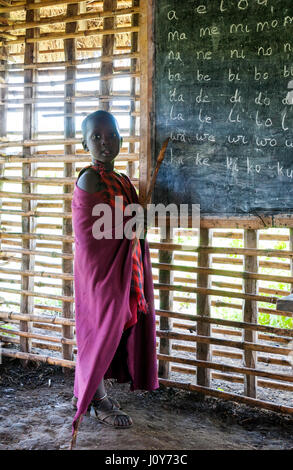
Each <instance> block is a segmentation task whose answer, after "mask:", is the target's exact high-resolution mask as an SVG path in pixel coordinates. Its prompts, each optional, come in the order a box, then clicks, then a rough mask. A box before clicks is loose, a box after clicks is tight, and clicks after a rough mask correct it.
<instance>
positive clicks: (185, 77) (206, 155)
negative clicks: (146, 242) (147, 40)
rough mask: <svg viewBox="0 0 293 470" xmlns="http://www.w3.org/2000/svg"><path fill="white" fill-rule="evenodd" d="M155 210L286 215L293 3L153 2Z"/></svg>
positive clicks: (291, 180)
mask: <svg viewBox="0 0 293 470" xmlns="http://www.w3.org/2000/svg"><path fill="white" fill-rule="evenodd" d="M155 3H156V5H155V74H154V87H153V88H154V103H155V105H154V106H155V108H154V111H155V117H156V118H155V126H154V128H155V131H154V133H155V134H154V142H155V146H154V152H153V153H154V155H156V154H157V151H158V149H159V148H160V146H161V144H162V142H163V141H164V139H165V138H166V137H168V136H170V140H171V142H170V144H169V147H168V151H167V155H166V158H165V161H164V162H163V164H162V167H161V169H160V173H159V176H158V180H157V184H156V188H155V191H154V202H155V203H158V202H164V203H165V204H168V203H173V202H175V203H177V204H182V203H195V204H200V206H201V212H202V213H203V214H217V215H228V214H239V215H241V214H250V213H251V214H253V213H257V212H264V213H290V212H293V109H292V108H293V106H292V103H293V99H292V91H293V39H292V37H293V4H292V1H290V0H279V1H278V0H274V1H272V0H239V1H238V0H222V1H217V2H211V1H208V0H200V1H196V0H190V1H186V2H178V1H176V0H168V1H167V0H160V1H157V2H155Z"/></svg>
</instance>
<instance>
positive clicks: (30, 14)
mask: <svg viewBox="0 0 293 470" xmlns="http://www.w3.org/2000/svg"><path fill="white" fill-rule="evenodd" d="M35 3H37V2H35ZM37 17H38V10H32V11H27V13H26V21H35V20H36V18H37ZM37 34H38V31H37V29H27V30H26V38H27V39H30V38H34V37H36V36H37ZM36 55H37V46H36V44H33V43H26V44H25V52H24V62H25V64H27V65H30V64H33V63H34V61H35V59H36ZM35 81H36V79H35V71H34V70H32V69H27V70H25V71H24V83H32V82H35ZM34 93H35V88H34V86H31V87H25V88H24V98H25V99H32V98H34ZM34 119H35V116H34V109H33V104H25V105H24V109H23V140H24V141H25V140H31V139H33V138H34V137H35V136H34ZM31 154H32V149H31V148H30V147H23V156H24V158H26V157H30V156H31ZM33 165H34V164H33V163H23V164H22V178H28V177H30V176H32V173H33V170H34V168H33ZM31 191H32V188H31V184H30V183H22V193H23V194H25V195H27V196H29V195H30V194H31ZM21 208H22V210H23V211H24V212H29V211H32V210H33V209H34V201H33V200H31V199H29V198H24V199H22V204H21ZM33 232H34V220H33V218H32V217H27V216H23V217H22V233H23V234H26V233H33ZM22 248H23V249H27V250H34V249H35V240H33V239H30V238H25V237H23V238H22ZM34 264H35V259H34V256H33V255H31V254H25V253H23V254H22V263H21V269H22V271H26V270H30V271H33V270H34ZM21 290H22V291H30V292H32V291H33V290H34V278H33V277H28V276H21ZM20 310H21V312H23V313H26V314H28V315H30V314H32V313H33V310H34V297H33V296H27V295H25V294H22V295H21V299H20ZM19 329H20V331H24V332H29V331H30V329H31V324H30V323H29V322H26V321H20V325H19ZM30 349H31V342H30V338H28V337H21V338H20V350H21V351H22V352H26V353H29V352H30ZM24 365H25V363H24Z"/></svg>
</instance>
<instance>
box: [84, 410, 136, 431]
mask: <svg viewBox="0 0 293 470" xmlns="http://www.w3.org/2000/svg"><path fill="white" fill-rule="evenodd" d="M90 415H91V416H94V417H95V418H96V419H97V420H98V421H100V422H101V423H102V424H106V425H107V426H110V427H111V428H116V429H118V428H119V429H124V428H130V427H131V426H132V424H133V423H130V424H126V425H119V424H118V425H116V424H115V419H116V417H117V416H128V415H127V414H126V413H124V411H121V410H119V409H115V408H112V409H111V410H106V411H101V410H98V409H97V408H96V407H95V406H94V405H92V406H91V411H90ZM110 417H111V418H112V419H111V422H107V421H106V419H107V418H110Z"/></svg>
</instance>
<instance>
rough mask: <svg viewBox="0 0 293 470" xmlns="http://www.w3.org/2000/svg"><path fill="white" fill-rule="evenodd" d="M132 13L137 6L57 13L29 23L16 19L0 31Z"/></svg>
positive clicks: (136, 10) (137, 9)
mask: <svg viewBox="0 0 293 470" xmlns="http://www.w3.org/2000/svg"><path fill="white" fill-rule="evenodd" d="M76 3H77V2H76ZM134 13H139V7H136V8H134V7H129V8H121V9H116V10H115V11H94V12H90V13H80V14H79V15H72V16H71V17H69V16H67V15H58V16H53V17H47V18H41V19H40V20H38V21H31V22H30V23H26V22H25V21H17V22H15V23H13V24H10V25H7V26H0V32H3V33H5V32H11V31H17V30H18V29H29V28H37V27H39V26H45V25H55V24H58V23H65V24H66V23H70V22H79V21H84V20H91V19H94V20H97V19H98V18H112V17H116V16H121V15H132V14H134Z"/></svg>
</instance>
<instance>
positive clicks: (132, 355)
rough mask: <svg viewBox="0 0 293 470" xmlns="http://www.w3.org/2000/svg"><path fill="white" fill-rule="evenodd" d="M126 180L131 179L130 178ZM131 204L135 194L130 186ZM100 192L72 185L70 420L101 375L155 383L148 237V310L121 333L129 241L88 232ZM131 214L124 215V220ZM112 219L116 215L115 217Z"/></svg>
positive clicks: (126, 315)
mask: <svg viewBox="0 0 293 470" xmlns="http://www.w3.org/2000/svg"><path fill="white" fill-rule="evenodd" d="M129 181H130V180H129ZM131 186H132V188H131V190H132V196H133V201H132V202H133V203H138V197H137V193H136V190H135V188H134V186H133V185H131ZM102 202H103V200H102V198H101V195H100V193H99V192H97V193H93V194H91V193H88V192H87V191H84V190H83V189H81V188H79V187H78V186H77V184H76V183H75V186H74V192H73V199H72V222H73V230H74V235H75V254H74V288H75V322H76V340H77V348H78V352H77V359H76V368H75V381H74V395H75V396H76V397H77V398H78V402H77V412H76V414H75V416H74V420H73V427H72V429H73V432H74V430H75V426H76V422H77V419H78V418H79V417H80V415H81V414H82V415H83V414H86V412H87V408H88V406H89V404H90V402H91V400H92V399H93V396H94V394H95V392H96V389H97V387H98V385H99V383H100V382H101V380H102V378H103V377H105V378H111V377H112V378H115V379H117V381H118V382H119V383H123V382H130V390H136V389H139V390H155V389H157V388H158V387H159V383H158V372H157V356H156V325H155V308H154V287H153V279H152V267H151V259H150V252H149V246H148V242H147V240H145V241H143V240H142V243H141V244H142V258H143V269H144V294H145V298H146V301H147V302H148V305H149V312H148V313H147V314H141V313H138V319H137V323H136V324H135V325H133V326H131V327H130V328H127V329H126V330H125V331H124V332H123V328H124V326H125V324H126V322H127V321H129V320H130V319H131V317H132V313H131V307H132V308H133V305H132V306H131V305H130V301H131V302H133V297H130V285H131V273H132V255H131V248H132V241H131V240H129V239H127V238H125V237H124V238H123V239H115V236H114V231H115V228H114V224H113V232H112V233H113V238H112V239H105V238H102V239H101V240H97V239H96V238H94V236H93V234H92V227H93V224H94V222H95V221H96V220H97V219H98V217H97V216H93V215H92V210H93V207H94V206H95V205H96V204H98V203H102ZM129 219H131V217H126V216H125V217H124V219H123V222H122V223H123V224H125V223H126V222H127V221H128V220H129ZM113 220H114V218H113Z"/></svg>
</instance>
